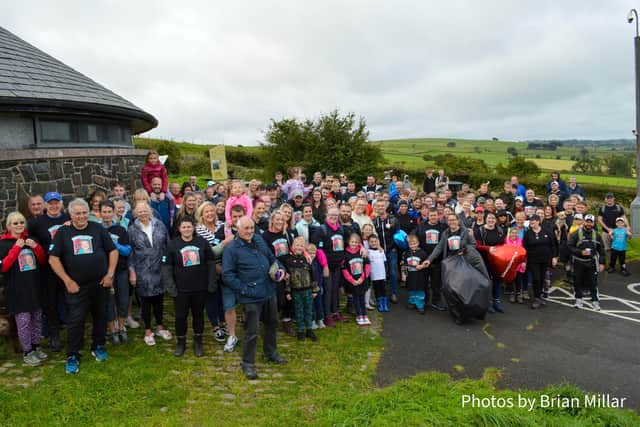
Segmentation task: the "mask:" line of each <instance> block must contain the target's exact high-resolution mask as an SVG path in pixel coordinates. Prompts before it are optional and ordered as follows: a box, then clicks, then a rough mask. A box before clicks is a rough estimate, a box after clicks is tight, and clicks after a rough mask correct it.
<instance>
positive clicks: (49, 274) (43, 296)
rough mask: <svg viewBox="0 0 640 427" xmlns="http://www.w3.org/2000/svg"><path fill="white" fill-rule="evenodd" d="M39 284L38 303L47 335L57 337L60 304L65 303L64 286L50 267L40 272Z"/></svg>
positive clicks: (58, 333)
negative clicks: (40, 279)
mask: <svg viewBox="0 0 640 427" xmlns="http://www.w3.org/2000/svg"><path fill="white" fill-rule="evenodd" d="M41 277H42V281H41V286H40V305H41V306H42V313H43V314H44V316H43V317H44V319H45V321H46V324H45V325H44V326H45V327H46V330H47V333H48V335H49V336H52V337H58V336H59V335H60V319H61V317H62V316H60V312H59V310H60V306H61V305H64V304H65V296H64V293H65V287H64V285H63V284H62V282H61V281H60V279H59V278H58V276H57V275H56V274H55V273H54V272H53V271H52V270H51V269H50V268H48V267H47V268H46V271H45V273H44V274H42V276H41Z"/></svg>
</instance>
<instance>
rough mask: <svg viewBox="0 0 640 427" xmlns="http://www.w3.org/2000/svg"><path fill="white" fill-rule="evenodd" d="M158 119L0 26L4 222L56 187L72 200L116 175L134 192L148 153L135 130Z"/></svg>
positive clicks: (105, 186) (0, 215) (0, 203)
mask: <svg viewBox="0 0 640 427" xmlns="http://www.w3.org/2000/svg"><path fill="white" fill-rule="evenodd" d="M157 125H158V121H157V120H156V119H155V118H154V117H153V116H152V115H151V114H149V113H147V112H145V111H143V110H141V109H140V108H138V107H136V106H135V105H133V104H132V103H131V102H129V101H127V100H126V99H124V98H122V97H120V96H118V95H116V94H115V93H113V92H111V91H110V90H108V89H106V88H105V87H103V86H101V85H100V84H98V83H96V82H94V81H93V80H91V79H90V78H88V77H87V76H85V75H83V74H81V73H79V72H77V71H75V70H74V69H72V68H71V67H69V66H67V65H65V64H63V63H62V62H60V61H58V60H57V59H55V58H53V57H51V56H50V55H47V54H46V53H44V52H42V51H41V50H39V49H37V48H36V47H34V46H32V45H30V44H29V43H27V42H26V41H24V40H22V39H20V38H19V37H17V36H16V35H14V34H12V33H11V32H9V31H7V30H6V29H4V28H2V27H0V220H2V223H3V224H2V225H3V226H4V217H5V216H6V214H7V213H8V212H11V211H13V210H15V209H16V208H17V207H18V206H24V202H25V201H26V197H27V196H28V195H32V194H44V193H46V192H47V191H58V192H59V193H61V194H62V195H63V197H64V199H65V202H67V203H68V201H69V200H70V199H71V198H73V197H74V196H80V197H84V196H86V195H87V194H88V193H89V192H90V191H93V190H95V189H102V190H105V191H107V190H109V186H110V184H111V182H113V181H115V180H118V181H122V182H123V183H125V185H126V186H127V187H128V190H129V191H132V190H133V189H134V188H135V186H136V181H138V180H139V174H140V167H141V165H142V163H143V162H144V157H145V155H146V151H142V150H136V149H134V147H133V142H132V137H133V135H136V134H139V133H142V132H145V131H148V130H150V129H153V128H154V127H156V126H157ZM21 210H23V209H21ZM25 213H26V212H25Z"/></svg>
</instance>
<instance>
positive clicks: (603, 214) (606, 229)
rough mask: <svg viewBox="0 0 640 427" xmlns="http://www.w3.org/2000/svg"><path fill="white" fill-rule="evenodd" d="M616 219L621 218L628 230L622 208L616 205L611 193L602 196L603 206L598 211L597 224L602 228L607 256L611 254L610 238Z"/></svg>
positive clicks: (627, 223) (627, 222)
mask: <svg viewBox="0 0 640 427" xmlns="http://www.w3.org/2000/svg"><path fill="white" fill-rule="evenodd" d="M617 218H622V219H623V220H624V223H625V225H626V226H627V229H628V228H629V221H627V217H626V216H625V213H624V208H623V207H622V206H620V205H619V204H617V203H616V198H615V197H614V196H613V193H607V194H606V195H605V196H604V205H603V206H601V207H600V209H599V210H598V224H600V226H601V227H602V242H603V243H604V249H605V251H606V253H607V254H611V236H612V235H613V230H614V229H615V228H616V219H617Z"/></svg>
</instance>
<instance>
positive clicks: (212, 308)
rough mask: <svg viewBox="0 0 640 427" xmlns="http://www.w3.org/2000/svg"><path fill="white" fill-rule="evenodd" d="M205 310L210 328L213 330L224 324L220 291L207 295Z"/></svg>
mask: <svg viewBox="0 0 640 427" xmlns="http://www.w3.org/2000/svg"><path fill="white" fill-rule="evenodd" d="M206 298H207V304H206V305H205V310H206V312H207V317H208V318H209V322H211V326H213V327H214V328H215V327H216V326H219V325H220V323H224V308H223V306H222V291H220V289H218V290H217V291H215V292H214V293H207V296H206Z"/></svg>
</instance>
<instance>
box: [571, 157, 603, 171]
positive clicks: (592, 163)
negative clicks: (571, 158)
mask: <svg viewBox="0 0 640 427" xmlns="http://www.w3.org/2000/svg"><path fill="white" fill-rule="evenodd" d="M602 164H603V162H602V159H600V158H598V157H594V156H581V157H579V158H578V159H577V160H576V162H575V163H574V164H573V166H572V167H571V169H572V170H573V171H575V172H579V173H593V174H600V173H602Z"/></svg>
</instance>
